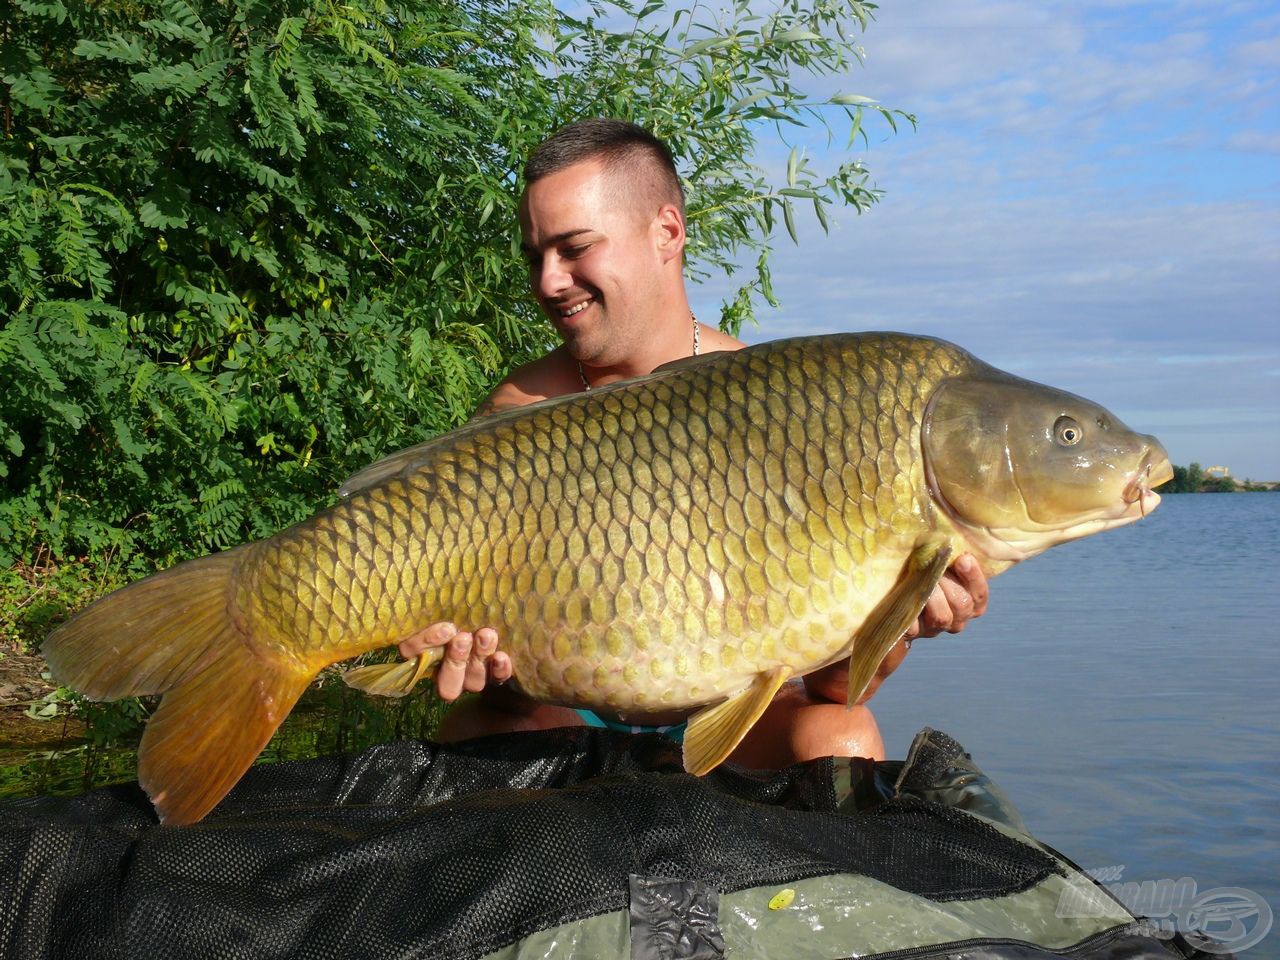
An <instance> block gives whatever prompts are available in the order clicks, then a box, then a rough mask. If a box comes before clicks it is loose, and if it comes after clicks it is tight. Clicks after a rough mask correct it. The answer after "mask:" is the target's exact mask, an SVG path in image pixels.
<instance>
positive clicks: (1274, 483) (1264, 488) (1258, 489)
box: [1156, 480, 1280, 497]
mask: <svg viewBox="0 0 1280 960" xmlns="http://www.w3.org/2000/svg"><path fill="white" fill-rule="evenodd" d="M1275 490H1280V480H1250V481H1249V486H1247V487H1246V486H1245V485H1244V481H1242V480H1241V481H1237V483H1236V486H1235V489H1233V490H1161V489H1160V488H1159V487H1156V493H1158V494H1160V496H1162V497H1168V496H1173V495H1175V494H1177V495H1179V496H1181V495H1182V494H1201V493H1271V492H1273V491H1275Z"/></svg>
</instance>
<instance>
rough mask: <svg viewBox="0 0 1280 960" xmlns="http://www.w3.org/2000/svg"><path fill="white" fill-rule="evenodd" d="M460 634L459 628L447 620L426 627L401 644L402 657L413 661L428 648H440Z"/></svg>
mask: <svg viewBox="0 0 1280 960" xmlns="http://www.w3.org/2000/svg"><path fill="white" fill-rule="evenodd" d="M457 633H458V628H457V627H455V626H454V625H453V624H452V623H449V622H448V621H447V620H443V621H441V622H440V623H433V624H431V626H429V627H424V628H423V629H421V630H419V631H418V632H417V633H415V634H414V635H413V636H412V637H410V638H409V639H407V640H401V641H400V644H399V649H400V656H402V657H404V658H405V659H406V660H411V659H413V658H414V657H416V656H417V655H418V654H420V653H422V652H423V651H425V650H426V649H427V648H428V647H438V646H441V645H442V644H446V643H448V642H449V641H450V640H452V639H453V638H454V636H456V635H457Z"/></svg>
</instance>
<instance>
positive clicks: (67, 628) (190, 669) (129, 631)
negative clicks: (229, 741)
mask: <svg viewBox="0 0 1280 960" xmlns="http://www.w3.org/2000/svg"><path fill="white" fill-rule="evenodd" d="M248 549H249V548H248V547H237V548H236V549H234V550H228V551H226V552H225V553H215V554H214V555H213V556H210V557H201V558H199V559H198V560H188V561H187V562H186V563H180V564H178V565H177V566H176V567H173V568H172V569H170V570H165V571H162V572H161V573H156V574H152V575H151V576H149V577H147V578H146V579H144V580H139V581H138V582H137V583H131V584H129V586H127V587H124V588H122V589H120V590H117V591H116V592H115V593H112V594H108V595H107V596H105V597H103V598H102V599H101V600H98V601H97V602H96V603H94V604H91V605H90V606H89V607H87V608H86V609H84V610H82V611H81V612H80V613H78V614H76V615H75V616H74V617H72V618H71V619H70V620H68V621H67V622H66V623H64V624H63V625H62V626H60V627H58V628H57V629H56V630H54V631H53V633H52V634H50V636H49V639H47V640H46V641H45V642H44V646H43V648H42V649H41V651H40V652H41V653H42V654H44V658H45V661H46V662H47V663H48V664H49V671H50V673H52V674H53V678H54V679H55V680H57V681H58V682H59V683H61V684H64V685H65V686H68V687H73V688H74V689H76V690H78V691H80V692H81V693H82V694H84V695H85V696H86V697H89V698H90V699H91V700H115V699H118V698H120V697H137V696H143V695H145V694H152V693H164V692H165V691H166V690H169V689H171V688H173V687H176V686H178V685H179V684H181V683H183V682H185V681H186V680H188V679H190V678H191V677H192V676H194V675H195V674H196V673H198V672H199V671H200V670H201V669H202V668H203V667H205V666H207V665H208V664H209V663H210V662H211V661H212V660H213V659H214V658H216V657H217V656H218V655H219V654H220V653H221V651H222V650H223V648H224V647H226V646H227V645H228V644H232V643H243V642H244V641H243V638H242V637H241V636H240V634H239V633H238V632H237V631H236V629H235V626H234V624H233V622H232V618H231V612H230V597H231V593H232V589H231V588H232V584H233V582H234V580H235V577H236V574H237V571H238V570H239V567H240V563H241V561H242V560H243V559H244V557H245V554H246V551H247V550H248Z"/></svg>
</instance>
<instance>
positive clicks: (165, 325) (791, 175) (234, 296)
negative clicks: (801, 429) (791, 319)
mask: <svg viewBox="0 0 1280 960" xmlns="http://www.w3.org/2000/svg"><path fill="white" fill-rule="evenodd" d="M701 9H702V8H700V7H695V8H685V9H680V10H678V11H676V12H675V13H674V14H673V13H672V12H671V11H670V10H669V9H668V8H667V7H666V6H665V5H664V4H662V3H660V2H656V0H654V2H649V3H647V4H646V5H645V6H643V7H633V6H632V5H631V4H630V3H628V2H626V0H616V2H607V3H592V4H590V5H589V6H588V7H587V8H586V10H587V14H586V15H585V16H583V15H579V16H578V17H576V18H575V17H570V16H569V15H568V14H566V13H563V12H561V11H557V10H556V9H555V8H554V7H553V6H552V5H551V3H549V2H545V0H541V2H539V0H535V2H532V3H514V2H489V0H461V2H448V3H444V2H439V0H406V2H386V3H384V2H379V0H354V2H351V3H344V4H337V3H333V2H330V0H278V2H271V3H266V2H262V0H216V2H215V0H92V2H88V0H42V2H36V0H15V2H14V3H12V4H6V5H5V6H4V8H3V10H2V11H0V41H2V43H0V48H2V52H0V77H2V78H3V86H2V87H0V123H2V124H3V129H2V133H3V138H2V140H0V314H2V315H3V316H4V318H5V320H4V327H3V330H0V382H2V383H3V384H4V390H3V391H2V392H0V497H2V499H0V560H3V561H5V562H14V561H19V560H27V561H28V562H29V561H30V558H32V557H34V556H35V555H36V554H37V551H44V554H43V555H45V556H52V557H54V558H55V559H56V558H59V557H67V556H69V555H77V556H80V555H86V554H87V555H89V556H90V557H91V558H95V559H96V560H98V561H101V560H103V559H106V558H114V560H115V561H116V571H117V572H116V574H112V576H113V577H114V576H116V575H118V573H120V572H124V571H126V570H127V571H129V572H135V573H136V572H138V571H141V570H144V569H148V568H151V567H154V566H155V565H157V564H160V563H167V562H171V561H173V560H175V559H179V558H181V557H184V556H190V555H195V554H200V553H204V552H207V551H209V550H211V549H217V548H221V547H225V546H229V545H231V544H235V543H239V542H242V541H245V540H247V539H250V538H254V537H261V536H265V535H267V534H270V533H272V532H274V531H276V530H278V529H280V528H281V527H283V526H285V525H287V524H289V523H291V522H294V521H297V520H299V519H301V518H303V517H305V516H308V515H310V514H311V513H313V512H314V511H315V510H316V509H317V508H319V507H321V506H323V505H325V504H326V503H327V502H329V501H330V500H331V497H332V491H333V490H334V489H335V488H336V486H337V483H338V482H339V481H340V479H341V478H342V477H343V476H345V475H346V474H348V473H350V472H351V471H353V470H355V469H357V468H358V467H360V466H362V465H363V464H365V463H367V462H368V461H370V460H372V459H374V458H375V457H377V456H379V455H382V454H384V453H386V452H388V451H389V450H392V449H395V448H397V447H400V446H404V445H407V444H409V443H412V442H416V441H418V440H421V439H423V438H424V437H426V436H429V435H431V434H433V433H436V432H439V431H441V430H445V429H448V428H450V427H452V426H454V425H456V424H458V423H459V422H460V421H461V420H462V419H463V418H464V417H465V416H466V414H467V413H468V411H469V410H470V409H472V407H473V406H474V405H475V404H476V403H477V402H478V400H479V399H480V398H481V397H482V396H483V394H484V392H485V391H486V390H487V389H488V387H489V386H490V384H491V383H492V382H493V381H494V380H495V379H496V378H497V377H498V376H500V375H501V374H502V373H503V372H505V370H506V369H508V368H509V367H510V366H511V365H512V364H514V363H517V362H520V361H522V360H524V359H526V358H528V357H530V356H532V355H534V354H536V353H539V352H541V351H543V350H544V349H546V348H547V347H548V346H549V345H550V344H551V343H552V342H553V333H552V331H551V330H550V328H549V327H548V326H547V325H546V324H545V322H544V321H543V320H542V319H541V318H539V317H538V316H537V315H536V311H535V309H534V307H533V305H532V303H531V301H529V300H528V299H527V297H526V295H525V288H526V278H525V268H524V266H523V265H522V263H521V262H520V258H519V251H518V248H517V244H516V242H515V231H514V206H515V198H516V195H517V188H518V183H517V176H518V171H519V166H520V164H521V162H522V159H523V157H524V156H525V155H526V154H527V152H528V150H529V149H530V148H531V147H532V146H533V145H534V144H535V143H537V142H538V141H539V140H540V139H541V138H542V137H544V136H545V135H546V134H547V133H548V132H549V131H550V130H551V129H553V128H554V127H556V126H558V125H560V124H562V123H564V122H567V121H569V120H571V119H575V118H578V117H582V116H593V115H613V116H622V117H627V118H631V119H635V120H637V121H638V122H641V123H644V124H646V125H647V126H649V127H650V128H651V129H653V130H655V132H657V133H658V134H659V135H660V136H663V137H665V138H667V139H668V140H669V141H670V142H671V144H672V146H673V148H674V151H675V153H676V154H677V160H678V162H679V164H680V166H681V169H682V172H683V173H684V174H685V175H686V176H687V179H688V181H689V184H690V188H691V189H690V205H689V210H690V230H691V254H690V262H689V270H690V273H691V275H692V276H693V277H695V278H698V277H703V276H706V275H707V274H708V272H709V271H713V270H727V271H730V272H732V271H733V270H734V268H735V267H734V265H735V264H738V263H742V262H747V263H754V268H753V269H750V270H748V272H747V275H746V276H745V279H744V280H743V281H741V290H740V292H739V293H738V295H737V296H735V297H731V298H729V299H728V300H727V301H726V303H725V305H724V312H723V317H722V322H723V323H724V324H725V326H726V327H728V328H730V329H736V328H737V327H738V326H739V325H741V323H743V322H744V320H747V319H749V318H750V316H751V310H752V302H753V298H755V297H757V296H763V297H764V298H765V299H771V298H772V295H771V293H770V290H769V283H768V258H767V254H768V250H769V246H770V244H771V242H773V241H774V239H775V238H776V237H777V236H778V231H779V230H781V229H785V230H786V231H787V232H789V233H790V234H791V235H792V236H794V234H795V229H796V227H795V211H794V209H793V205H794V204H796V203H801V202H803V203H806V204H812V206H813V208H814V209H815V210H816V212H817V215H818V218H819V220H820V222H821V223H822V224H823V225H824V226H825V224H826V220H827V208H828V207H831V206H832V205H840V206H847V207H852V208H853V209H855V210H861V209H863V208H865V207H866V206H867V205H868V204H870V203H871V202H873V201H874V200H875V199H876V193H875V191H874V190H872V189H871V188H870V187H869V185H868V184H867V174H866V171H865V170H863V168H862V167H861V166H859V165H858V164H857V163H853V162H851V163H849V164H846V165H844V166H841V167H840V168H838V169H836V170H834V171H829V172H827V173H825V174H823V173H819V172H815V171H813V170H812V169H811V168H810V165H809V164H808V162H807V161H806V159H805V157H804V156H803V154H802V153H801V151H800V150H798V149H797V150H793V151H792V154H791V157H790V162H789V163H788V164H787V171H786V174H785V178H784V177H783V176H782V175H780V176H779V179H780V181H781V182H779V183H777V184H773V183H771V182H769V180H768V179H767V178H766V177H765V176H764V174H763V173H762V172H761V171H760V170H759V169H757V168H756V167H755V166H754V165H753V164H752V160H751V158H752V157H754V156H756V154H757V153H758V149H759V146H760V144H761V143H762V142H765V141H768V142H773V141H774V140H775V138H782V139H783V140H784V142H785V139H786V137H787V136H788V132H789V131H792V130H796V129H798V127H799V126H802V125H806V124H808V125H810V126H812V125H815V124H817V125H819V126H820V127H826V128H827V129H828V130H831V131H832V132H837V130H836V128H837V127H838V132H839V133H840V134H841V135H842V136H844V135H847V136H848V137H849V138H850V140H851V141H852V140H854V139H855V138H856V137H858V136H859V134H860V133H861V124H862V119H863V113H864V109H866V110H870V111H879V113H880V114H882V115H883V117H884V118H885V119H887V120H888V121H889V123H891V124H892V123H895V122H896V121H895V117H894V114H892V113H890V112H888V111H883V110H880V109H879V108H878V107H875V106H874V105H873V104H871V103H870V101H867V100H865V98H862V97H859V96H855V95H853V94H848V93H846V94H837V95H835V96H834V97H830V96H828V97H824V98H818V99H814V98H811V97H808V96H806V94H804V93H803V92H802V91H801V90H799V89H797V87H796V79H795V78H796V77H797V76H804V75H821V74H823V73H829V72H839V73H843V72H844V71H846V70H847V69H848V68H849V67H850V66H851V65H853V64H854V63H856V62H857V60H858V58H859V57H860V55H861V54H860V49H859V47H858V45H857V44H858V41H857V38H858V36H859V35H860V33H861V31H862V30H863V29H864V28H865V27H866V25H867V21H868V17H869V15H870V9H871V5H869V4H861V3H857V2H853V0H820V2H818V3H816V4H814V3H802V2H800V0H789V2H784V3H783V4H782V5H781V7H780V8H778V9H777V10H776V11H775V12H773V13H770V14H768V15H763V16H759V15H755V14H753V13H752V12H751V10H750V8H749V7H748V5H747V3H746V2H745V0H742V2H739V3H737V5H736V6H735V7H733V8H732V9H730V10H727V11H723V12H721V13H720V14H719V15H718V16H719V19H717V20H715V21H714V22H712V21H711V20H709V19H708V17H709V16H710V15H709V14H706V15H704V14H700V13H698V12H697V11H699V10H701ZM899 116H905V115H899ZM907 119H910V118H907ZM121 568H123V569H121ZM103 582H104V583H105V582H106V581H105V580H104V581H103Z"/></svg>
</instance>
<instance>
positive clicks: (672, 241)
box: [653, 203, 685, 263]
mask: <svg viewBox="0 0 1280 960" xmlns="http://www.w3.org/2000/svg"><path fill="white" fill-rule="evenodd" d="M653 229H654V233H655V235H656V238H657V243H658V255H659V256H660V257H661V258H662V262H663V263H667V262H669V261H671V260H673V259H674V260H681V262H683V257H684V243H685V232H684V215H683V214H682V213H681V212H680V208H679V207H677V206H676V205H675V204H674V203H664V204H663V205H662V206H661V207H659V208H658V215H657V216H656V217H654V218H653Z"/></svg>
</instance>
